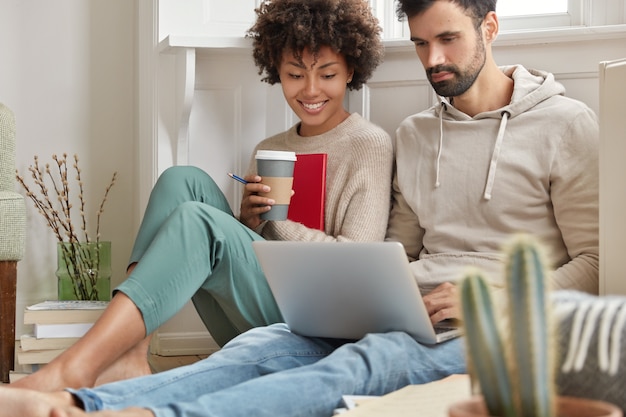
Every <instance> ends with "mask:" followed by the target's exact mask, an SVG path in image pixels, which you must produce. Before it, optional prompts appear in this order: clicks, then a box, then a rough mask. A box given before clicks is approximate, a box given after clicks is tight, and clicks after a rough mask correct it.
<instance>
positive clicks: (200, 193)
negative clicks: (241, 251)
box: [130, 166, 232, 263]
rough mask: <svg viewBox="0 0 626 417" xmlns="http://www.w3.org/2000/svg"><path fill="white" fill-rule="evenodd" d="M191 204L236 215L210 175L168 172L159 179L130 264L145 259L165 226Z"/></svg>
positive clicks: (191, 170)
mask: <svg viewBox="0 0 626 417" xmlns="http://www.w3.org/2000/svg"><path fill="white" fill-rule="evenodd" d="M187 201H197V202H200V203H205V204H208V205H210V206H213V207H215V208H217V209H219V210H222V211H223V212H225V213H228V214H231V215H232V211H231V209H230V206H229V205H228V201H227V200H226V197H224V194H223V193H222V191H221V190H220V189H219V187H218V186H217V184H215V182H214V181H213V179H212V178H211V177H210V176H209V175H208V174H207V173H206V172H204V171H202V170H201V169H199V168H196V167H192V166H176V167H171V168H168V169H166V170H165V171H164V172H163V173H162V174H161V175H160V176H159V179H158V180H157V182H156V184H155V185H154V187H153V189H152V191H151V193H150V199H149V200H148V206H147V207H146V211H145V213H144V216H143V220H142V222H141V226H140V227H139V232H138V233H137V237H136V239H135V244H134V246H133V250H132V253H131V256H130V263H132V262H137V261H139V260H140V259H141V257H142V256H143V254H144V253H145V252H146V250H147V249H148V246H150V243H151V242H152V239H154V237H155V236H156V234H157V233H158V231H159V228H160V227H161V225H162V224H163V222H165V220H166V219H167V218H168V217H169V215H170V214H171V213H172V212H173V211H174V210H175V209H176V208H177V207H178V206H179V205H181V204H182V203H185V202H187Z"/></svg>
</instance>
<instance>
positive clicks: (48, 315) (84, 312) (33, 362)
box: [16, 301, 108, 369]
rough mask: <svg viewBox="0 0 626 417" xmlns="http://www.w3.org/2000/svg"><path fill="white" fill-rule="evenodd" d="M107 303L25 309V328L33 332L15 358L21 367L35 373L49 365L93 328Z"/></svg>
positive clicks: (24, 338)
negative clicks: (33, 370) (26, 367)
mask: <svg viewBox="0 0 626 417" xmlns="http://www.w3.org/2000/svg"><path fill="white" fill-rule="evenodd" d="M107 305H108V302H107V301H44V302H41V303H38V304H34V305H31V306H28V307H26V309H25V310H24V324H27V325H32V328H33V332H32V333H31V334H25V335H22V336H21V337H20V341H19V345H18V347H17V352H16V357H17V363H18V364H19V365H30V366H31V368H32V369H36V368H38V367H39V366H41V365H43V364H46V363H48V362H50V361H51V360H52V359H54V358H55V357H57V356H58V355H60V354H61V352H63V351H64V350H65V349H67V348H68V347H70V346H71V345H72V344H74V343H75V342H76V341H77V340H78V339H79V338H80V337H81V336H83V335H84V334H85V333H86V332H87V331H88V330H89V329H90V328H91V326H93V324H94V322H95V321H96V320H97V319H98V317H100V315H101V314H102V312H103V311H104V309H105V308H106V307H107Z"/></svg>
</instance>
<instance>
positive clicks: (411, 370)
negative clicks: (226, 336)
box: [70, 324, 466, 417]
mask: <svg viewBox="0 0 626 417" xmlns="http://www.w3.org/2000/svg"><path fill="white" fill-rule="evenodd" d="M464 372H466V369H465V359H464V354H463V342H462V340H461V339H460V338H459V339H455V340H451V341H448V342H444V343H442V344H439V345H436V346H429V345H421V344H419V343H417V342H416V341H415V340H414V339H412V338H411V337H410V336H408V335H407V334H405V333H401V332H392V333H384V334H370V335H367V336H366V337H365V338H363V339H361V340H359V341H356V342H354V341H345V340H336V339H320V338H307V337H302V336H298V335H296V334H293V333H291V332H290V331H289V329H288V328H287V327H286V325H284V324H274V325H271V326H268V327H260V328H255V329H252V330H249V331H247V332H246V333H244V334H242V335H240V336H238V337H236V338H235V339H233V340H232V341H231V342H229V343H228V344H226V346H224V348H223V349H221V350H220V351H218V352H216V353H214V354H212V355H211V356H209V357H208V358H207V359H204V360H202V361H200V362H197V363H195V364H192V365H189V366H185V367H181V368H176V369H173V370H170V371H166V372H162V373H157V374H154V375H150V376H146V377H141V378H135V379H131V380H126V381H120V382H114V383H111V384H107V385H103V386H101V387H97V388H94V389H81V390H70V392H72V393H74V395H76V396H77V398H78V399H80V400H81V401H82V403H83V405H84V409H85V410H86V411H96V410H119V409H123V408H127V407H131V406H133V407H142V408H147V409H150V410H152V412H153V413H154V414H155V415H156V416H157V417H166V416H167V417H170V416H188V417H190V416H194V417H198V416H207V417H209V416H211V417H213V416H224V417H238V416H241V417H249V416H255V417H259V416H272V417H280V416H289V417H294V416H307V417H311V416H320V417H321V416H323V417H329V416H331V415H332V412H333V410H334V409H335V408H337V407H339V406H341V396H342V395H347V394H350V395H384V394H386V393H389V392H391V391H394V390H397V389H399V388H401V387H403V386H406V385H409V384H421V383H425V382H430V381H433V380H437V379H441V378H444V377H446V376H448V375H450V374H454V373H464Z"/></svg>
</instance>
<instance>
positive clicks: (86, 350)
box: [14, 292, 150, 392]
mask: <svg viewBox="0 0 626 417" xmlns="http://www.w3.org/2000/svg"><path fill="white" fill-rule="evenodd" d="M149 343H150V336H148V337H146V329H145V325H144V322H143V317H142V315H141V312H140V311H139V309H138V308H137V306H136V305H135V304H134V303H133V301H132V300H131V299H130V298H128V297H127V296H126V295H125V294H123V293H121V292H118V293H116V294H115V296H114V297H113V298H112V299H111V302H110V303H109V306H108V307H107V308H106V309H105V310H104V313H102V316H100V318H99V319H98V320H97V321H96V322H95V324H94V325H93V327H92V328H91V329H90V330H89V331H88V332H87V333H86V334H85V335H84V336H83V337H82V338H81V339H80V340H78V342H76V343H75V344H73V345H72V346H70V347H69V348H68V349H67V350H65V351H64V352H63V353H62V354H61V355H59V356H57V357H56V358H55V359H54V360H52V361H51V362H50V363H48V364H47V365H45V366H44V367H42V368H41V369H40V370H39V371H37V372H35V373H34V374H32V375H29V376H27V377H25V378H22V379H20V380H18V381H17V382H15V384H14V387H17V388H28V389H34V390H37V391H47V392H54V391H60V390H62V389H65V388H82V387H93V386H94V385H95V384H96V381H97V380H98V378H99V377H100V376H101V375H103V374H104V373H105V372H106V373H108V376H107V377H106V380H107V381H109V382H110V381H115V380H119V379H124V378H128V377H130V376H137V375H145V373H146V367H147V356H148V346H149ZM138 352H143V353H142V354H143V358H142V359H141V360H140V361H139V362H138V360H137V358H138V357H140V355H139V353H138ZM127 355H128V357H126V356H127ZM138 355H139V356H138ZM129 358H130V359H129ZM118 361H122V362H121V363H122V364H123V366H121V367H118V366H115V365H116V363H117V362H118ZM137 363H139V365H137ZM124 368H126V369H124ZM108 369H111V372H109V371H108ZM122 370H123V372H121V371H122ZM148 372H149V368H148Z"/></svg>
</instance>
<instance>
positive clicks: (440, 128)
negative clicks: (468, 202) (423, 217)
mask: <svg viewBox="0 0 626 417" xmlns="http://www.w3.org/2000/svg"><path fill="white" fill-rule="evenodd" d="M444 108H445V105H444V104H442V105H441V110H440V111H439V149H438V150H437V161H436V164H435V188H438V187H439V165H440V161H441V150H442V149H443V109H444Z"/></svg>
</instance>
